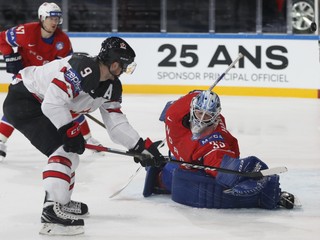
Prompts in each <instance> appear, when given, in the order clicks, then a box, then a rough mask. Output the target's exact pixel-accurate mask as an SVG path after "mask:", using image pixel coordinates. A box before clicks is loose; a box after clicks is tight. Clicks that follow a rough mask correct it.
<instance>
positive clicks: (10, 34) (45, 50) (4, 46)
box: [0, 22, 72, 67]
mask: <svg viewBox="0 0 320 240" xmlns="http://www.w3.org/2000/svg"><path fill="white" fill-rule="evenodd" d="M13 47H18V52H19V53H20V55H21V56H22V62H23V66H24V67H28V66H41V65H44V64H46V63H48V62H51V61H52V60H55V59H58V58H63V57H66V56H68V55H70V54H71V53H72V46H71V42H70V39H69V37H68V36H67V35H66V34H65V33H64V32H63V31H62V30H61V29H59V28H57V29H56V31H55V33H54V35H53V38H52V42H51V43H47V42H45V41H44V40H43V39H42V37H41V24H40V23H39V22H33V23H26V24H21V25H18V26H16V27H13V28H10V29H8V30H6V31H3V32H1V33H0V51H1V52H2V54H3V55H8V54H11V53H13Z"/></svg>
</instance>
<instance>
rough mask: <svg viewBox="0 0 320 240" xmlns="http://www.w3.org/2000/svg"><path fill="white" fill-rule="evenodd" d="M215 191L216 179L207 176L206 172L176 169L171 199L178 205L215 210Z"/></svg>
mask: <svg viewBox="0 0 320 240" xmlns="http://www.w3.org/2000/svg"><path fill="white" fill-rule="evenodd" d="M215 191H216V184H215V178H213V177H211V176H207V175H206V174H205V172H204V171H190V170H184V169H176V171H174V173H173V179H172V189H171V194H172V196H171V199H172V200H173V201H175V202H177V203H181V204H184V205H187V206H191V207H197V208H213V207H214V198H215ZM218 191H219V190H218ZM220 192H222V191H220Z"/></svg>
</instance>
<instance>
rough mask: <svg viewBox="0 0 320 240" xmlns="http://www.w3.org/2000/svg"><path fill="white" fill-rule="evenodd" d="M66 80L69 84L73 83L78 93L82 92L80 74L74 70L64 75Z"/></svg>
mask: <svg viewBox="0 0 320 240" xmlns="http://www.w3.org/2000/svg"><path fill="white" fill-rule="evenodd" d="M64 78H65V79H66V81H67V82H69V83H71V84H72V85H73V86H74V88H75V91H76V92H80V90H81V85H80V82H81V80H80V76H78V74H77V73H76V72H75V71H73V69H72V68H71V69H69V70H68V71H66V72H65V73H64Z"/></svg>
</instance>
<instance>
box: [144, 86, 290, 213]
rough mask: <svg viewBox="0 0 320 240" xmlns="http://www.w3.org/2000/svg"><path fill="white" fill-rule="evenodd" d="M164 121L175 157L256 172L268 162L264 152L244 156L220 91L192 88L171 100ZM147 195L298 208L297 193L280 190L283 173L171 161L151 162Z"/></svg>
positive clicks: (199, 203) (216, 204) (205, 203)
mask: <svg viewBox="0 0 320 240" xmlns="http://www.w3.org/2000/svg"><path fill="white" fill-rule="evenodd" d="M160 120H161V121H164V123H165V131H166V140H167V145H168V147H169V157H170V158H173V159H175V160H179V161H183V162H188V163H194V164H201V165H206V166H212V167H219V168H225V169H230V170H234V171H238V172H257V171H260V170H264V169H267V168H268V166H267V165H266V164H265V163H264V162H263V161H261V160H260V159H259V158H257V157H254V156H250V157H246V158H240V152H239V146H238V141H237V139H236V138H235V137H234V136H232V134H231V133H230V132H229V131H228V130H227V127H226V121H225V119H224V117H223V115H222V114H221V102H220V98H219V96H218V95H217V94H216V93H214V92H211V91H193V92H190V93H188V94H187V95H185V96H183V97H181V98H179V99H178V100H176V101H172V102H169V103H168V104H167V105H166V107H165V108H164V110H163V112H162V114H161V117H160ZM146 170H147V174H146V179H145V186H144V190H143V195H144V196H145V197H149V196H151V195H152V194H163V193H164V194H171V198H172V200H173V201H175V202H178V203H181V204H184V205H188V206H192V207H199V208H265V209H276V208H279V207H280V206H283V207H285V208H288V209H290V208H293V206H294V196H293V195H292V194H290V193H287V192H281V189H280V183H279V176H278V175H272V176H265V177H261V178H248V177H243V176H240V175H236V174H230V173H223V172H218V171H213V170H208V169H205V170H199V169H194V168H187V167H183V165H180V164H176V163H170V162H169V163H166V164H163V165H162V166H161V167H155V166H152V167H147V168H146Z"/></svg>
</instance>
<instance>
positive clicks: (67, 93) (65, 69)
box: [12, 56, 140, 149]
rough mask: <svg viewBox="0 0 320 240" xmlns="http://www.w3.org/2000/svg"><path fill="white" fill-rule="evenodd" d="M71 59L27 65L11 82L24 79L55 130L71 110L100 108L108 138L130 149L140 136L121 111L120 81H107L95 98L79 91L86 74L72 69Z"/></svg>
mask: <svg viewBox="0 0 320 240" xmlns="http://www.w3.org/2000/svg"><path fill="white" fill-rule="evenodd" d="M71 58H72V57H71V56H69V57H66V58H63V59H60V60H55V61H52V62H50V63H48V64H45V65H43V66H38V67H35V66H31V67H26V68H24V69H23V70H21V71H20V72H19V74H18V75H17V77H16V78H15V79H14V81H13V82H12V84H16V83H18V82H20V81H23V84H24V85H25V87H26V88H27V89H28V90H29V92H31V93H32V94H33V95H35V97H36V98H38V99H39V100H40V101H41V102H42V103H41V109H42V111H43V113H44V114H45V115H46V116H47V117H48V118H49V119H50V120H51V122H52V123H53V124H54V125H55V127H56V128H57V129H59V128H60V127H62V126H64V125H66V124H68V123H70V122H71V121H72V115H71V113H78V114H86V113H90V112H93V111H95V110H97V109H98V108H99V110H100V113H101V116H102V119H103V122H104V124H105V126H106V129H107V131H108V134H109V136H110V138H111V140H112V141H113V142H115V143H117V144H121V145H123V146H124V147H126V148H127V149H131V148H133V147H134V146H135V145H136V143H137V142H138V140H139V138H140V135H139V134H138V133H137V131H136V130H135V129H134V128H133V127H132V126H131V125H130V123H129V122H128V120H127V117H126V116H125V115H124V114H122V112H121V111H120V109H121V92H122V86H121V83H120V81H119V80H117V81H118V85H116V84H113V82H112V81H113V80H108V81H109V82H110V83H108V88H107V91H106V94H104V95H103V97H95V98H94V97H92V95H90V94H89V93H86V92H84V91H83V90H82V88H81V85H80V83H81V81H83V78H82V77H83V76H84V75H85V74H83V71H82V70H81V69H73V68H72V66H71V65H70V62H69V60H70V59H71ZM90 59H91V58H88V57H85V56H83V57H81V58H79V57H77V59H76V60H74V62H77V61H81V64H79V65H81V66H83V65H84V64H85V63H86V61H88V62H90V61H91V62H92V59H91V60H90ZM79 63H80V62H79ZM97 64H98V63H97ZM97 76H99V77H100V72H99V73H98V74H96V75H95V76H94V77H97ZM86 77H87V76H86ZM87 80H89V81H97V82H99V80H100V79H90V77H89V79H88V77H87ZM99 86H100V85H99ZM119 88H120V89H119ZM97 90H99V89H97ZM92 92H93V91H92ZM113 92H117V93H119V92H120V94H117V97H116V99H114V97H113V96H114V95H115V94H113Z"/></svg>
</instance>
